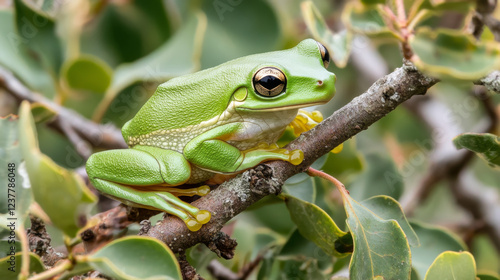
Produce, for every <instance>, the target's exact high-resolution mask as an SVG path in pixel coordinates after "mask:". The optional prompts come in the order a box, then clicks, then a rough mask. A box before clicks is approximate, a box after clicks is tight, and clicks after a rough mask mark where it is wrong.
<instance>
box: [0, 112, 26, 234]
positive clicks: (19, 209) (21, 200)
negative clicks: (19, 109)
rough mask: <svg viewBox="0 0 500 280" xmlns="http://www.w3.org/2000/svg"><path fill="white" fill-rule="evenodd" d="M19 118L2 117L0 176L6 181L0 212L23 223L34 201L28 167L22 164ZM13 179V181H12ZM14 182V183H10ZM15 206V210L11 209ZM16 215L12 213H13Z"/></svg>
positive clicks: (0, 124) (2, 188)
mask: <svg viewBox="0 0 500 280" xmlns="http://www.w3.org/2000/svg"><path fill="white" fill-rule="evenodd" d="M18 126H19V120H18V118H17V117H16V116H12V115H11V116H8V117H6V118H0V131H2V134H1V135H0V164H1V166H2V168H0V178H1V180H2V181H3V182H4V183H3V184H2V187H0V190H2V191H1V194H0V199H1V202H0V213H7V214H6V215H5V216H4V217H5V218H6V219H8V218H16V221H15V222H16V223H17V224H23V223H24V220H25V219H26V217H27V216H28V213H29V211H28V209H29V207H30V205H31V203H32V202H33V197H32V194H31V189H30V182H29V180H28V178H27V174H26V167H25V165H24V164H22V158H21V149H20V146H19V134H18ZM10 181H12V182H10ZM9 184H12V185H9ZM12 208H13V211H12V212H11V211H9V210H10V209H12ZM11 213H12V214H14V215H12V214H11Z"/></svg>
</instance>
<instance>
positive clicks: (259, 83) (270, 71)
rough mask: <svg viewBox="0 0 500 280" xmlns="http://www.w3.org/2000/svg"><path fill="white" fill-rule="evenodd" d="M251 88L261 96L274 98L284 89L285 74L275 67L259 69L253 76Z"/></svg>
mask: <svg viewBox="0 0 500 280" xmlns="http://www.w3.org/2000/svg"><path fill="white" fill-rule="evenodd" d="M253 87H254V89H255V91H256V92H257V93H258V94H260V95H262V96H265V97H272V96H276V95H278V94H280V93H282V92H284V91H285V89H286V76H285V73H283V72H282V71H281V70H280V69H278V68H275V67H264V68H261V69H259V71H257V73H255V75H254V76H253Z"/></svg>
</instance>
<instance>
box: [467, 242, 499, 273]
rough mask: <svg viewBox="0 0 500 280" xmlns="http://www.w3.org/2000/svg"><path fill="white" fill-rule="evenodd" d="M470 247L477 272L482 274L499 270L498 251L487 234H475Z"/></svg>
mask: <svg viewBox="0 0 500 280" xmlns="http://www.w3.org/2000/svg"><path fill="white" fill-rule="evenodd" d="M471 248H472V252H471V253H472V254H473V255H474V259H475V260H476V264H477V270H478V271H479V272H481V273H483V274H484V273H493V272H495V271H500V253H499V252H498V251H497V250H496V247H495V245H494V244H493V240H491V238H490V237H489V236H488V235H487V234H485V233H483V234H476V235H475V236H474V239H473V240H472V244H471ZM497 277H498V276H497Z"/></svg>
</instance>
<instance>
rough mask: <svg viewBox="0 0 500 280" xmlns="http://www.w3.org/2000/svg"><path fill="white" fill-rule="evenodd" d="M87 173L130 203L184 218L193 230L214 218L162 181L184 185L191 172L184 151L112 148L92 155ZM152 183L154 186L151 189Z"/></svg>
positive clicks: (101, 188) (100, 186) (98, 184)
mask: <svg viewBox="0 0 500 280" xmlns="http://www.w3.org/2000/svg"><path fill="white" fill-rule="evenodd" d="M87 173H88V175H89V179H90V181H91V182H92V184H93V185H94V186H95V187H96V189H98V190H99V191H101V192H103V193H105V194H107V195H110V196H112V197H115V198H116V199H118V200H120V201H123V202H124V203H126V204H129V205H136V206H137V205H138V206H139V207H143V208H150V209H159V210H162V211H165V212H167V213H170V214H172V215H175V216H177V217H179V218H180V219H182V220H183V221H184V222H185V223H186V225H187V227H188V228H189V229H190V230H191V231H196V230H198V229H200V228H201V225H202V224H205V223H207V222H208V221H209V220H210V213H209V212H208V211H206V210H199V209H198V208H196V207H194V206H192V205H190V204H188V203H186V202H183V201H182V200H180V199H179V198H177V197H176V196H175V195H173V194H171V193H169V192H168V190H171V189H172V188H171V187H166V189H161V188H158V185H170V186H175V185H180V184H182V183H184V182H185V181H187V180H188V179H189V177H190V174H191V169H190V165H189V163H188V162H187V161H186V160H185V159H184V156H183V155H182V154H180V153H177V152H175V151H171V150H164V149H160V148H154V147H134V149H123V150H110V151H105V152H100V153H96V154H94V155H92V156H91V157H90V158H89V160H88V162H87ZM148 186H150V187H151V188H152V190H148ZM165 190H167V191H165Z"/></svg>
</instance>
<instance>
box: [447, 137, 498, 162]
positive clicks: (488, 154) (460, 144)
mask: <svg viewBox="0 0 500 280" xmlns="http://www.w3.org/2000/svg"><path fill="white" fill-rule="evenodd" d="M453 144H455V147H457V149H467V150H471V151H473V152H474V153H476V154H477V155H478V156H479V157H481V158H482V159H484V160H485V161H486V162H487V163H488V164H489V165H490V166H496V167H498V166H500V137H498V136H496V135H493V134H490V133H464V134H460V135H458V136H457V137H455V138H454V139H453Z"/></svg>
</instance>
